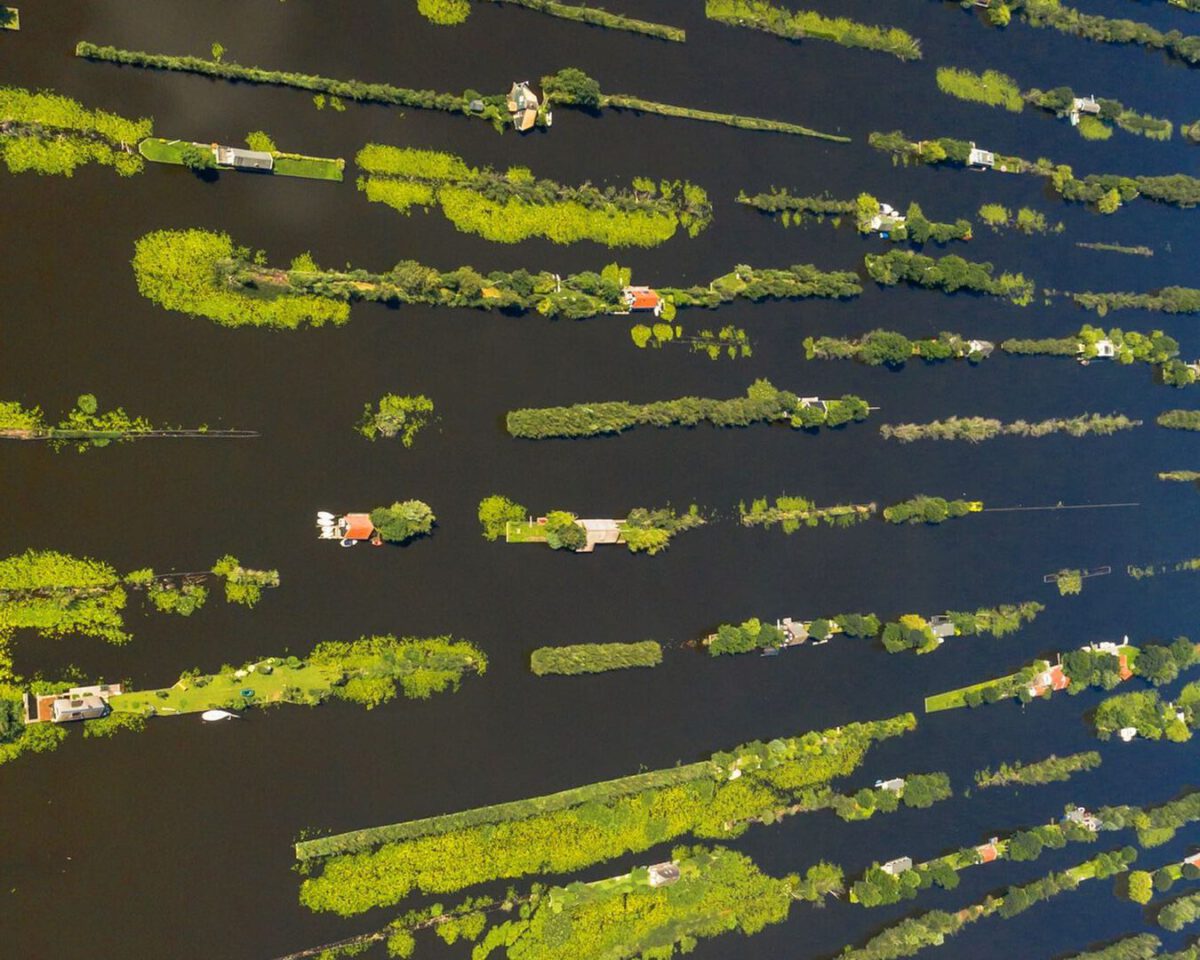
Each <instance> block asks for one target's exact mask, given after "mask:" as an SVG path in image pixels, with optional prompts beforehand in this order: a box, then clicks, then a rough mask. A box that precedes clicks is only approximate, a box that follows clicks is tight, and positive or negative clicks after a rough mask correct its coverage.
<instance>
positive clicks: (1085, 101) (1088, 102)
mask: <svg viewBox="0 0 1200 960" xmlns="http://www.w3.org/2000/svg"><path fill="white" fill-rule="evenodd" d="M1099 112H1100V104H1099V103H1097V102H1096V98H1095V97H1093V96H1092V95H1091V94H1089V95H1088V96H1086V97H1076V98H1075V99H1074V100H1072V101H1071V112H1070V114H1069V116H1070V118H1071V126H1073V127H1077V126H1079V115H1080V114H1083V113H1086V114H1090V115H1091V116H1093V117H1094V116H1096V115H1097V114H1098V113H1099Z"/></svg>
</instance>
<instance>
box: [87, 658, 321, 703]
mask: <svg viewBox="0 0 1200 960" xmlns="http://www.w3.org/2000/svg"><path fill="white" fill-rule="evenodd" d="M301 663H302V665H301V666H299V667H289V666H288V665H287V663H286V662H285V661H284V660H282V659H281V658H279V657H267V659H265V660H259V661H258V662H256V663H251V664H247V665H246V666H244V667H242V670H244V671H246V674H245V676H243V677H238V676H235V671H233V670H229V671H222V672H221V673H217V674H212V675H209V676H202V677H190V678H188V679H186V680H179V681H178V682H177V683H175V685H174V686H170V687H167V688H165V689H163V690H137V691H134V692H132V693H122V694H118V695H117V696H115V697H112V698H111V699H110V700H109V701H108V703H109V706H110V707H112V709H113V712H114V713H138V714H142V715H152V714H155V713H158V714H161V715H167V716H170V715H173V714H177V713H200V712H202V711H204V710H214V709H229V708H234V709H241V708H243V707H247V706H251V705H253V704H266V703H304V702H307V701H311V700H312V699H313V697H312V695H311V694H312V692H319V694H320V695H324V694H326V693H328V691H329V690H330V689H332V687H333V682H334V681H335V680H337V679H339V678H340V677H341V675H342V672H341V670H340V669H339V668H338V667H335V666H328V665H319V666H313V665H310V664H309V663H307V662H305V661H302V662H301ZM264 668H265V669H269V670H270V673H266V672H264ZM236 672H240V671H236ZM244 690H252V691H253V694H252V695H250V696H243V695H242V691H244ZM289 690H293V691H294V690H299V691H300V692H301V696H300V697H299V698H295V699H293V698H292V697H289V696H287V695H286V694H287V692H288V691H289Z"/></svg>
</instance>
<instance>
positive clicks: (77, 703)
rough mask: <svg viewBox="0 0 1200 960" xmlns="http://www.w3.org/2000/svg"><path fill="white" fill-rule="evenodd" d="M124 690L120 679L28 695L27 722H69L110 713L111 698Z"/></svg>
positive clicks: (26, 696)
mask: <svg viewBox="0 0 1200 960" xmlns="http://www.w3.org/2000/svg"><path fill="white" fill-rule="evenodd" d="M122 692H124V691H123V688H122V686H121V684H119V683H101V684H95V685H93V686H90V687H71V688H70V689H69V690H65V691H61V692H59V693H44V694H34V693H28V694H26V695H25V722H26V723H67V722H69V721H72V720H94V719H96V718H97V717H103V716H104V715H105V714H106V713H108V698H109V697H115V696H117V695H118V694H120V693H122Z"/></svg>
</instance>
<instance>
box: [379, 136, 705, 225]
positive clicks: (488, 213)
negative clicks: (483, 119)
mask: <svg viewBox="0 0 1200 960" xmlns="http://www.w3.org/2000/svg"><path fill="white" fill-rule="evenodd" d="M357 163H358V165H359V167H360V168H361V169H362V170H363V171H364V172H365V173H366V175H365V176H363V177H360V178H359V181H358V188H359V189H360V190H362V191H363V192H364V193H366V195H367V199H368V200H372V201H374V202H378V203H385V204H387V205H388V206H390V207H392V208H394V209H396V210H398V211H400V212H401V213H408V212H409V211H410V210H411V209H412V208H413V207H414V206H421V207H430V206H433V205H434V204H437V205H439V206H440V207H441V209H442V213H443V214H444V215H445V216H446V218H447V219H448V220H450V222H451V223H453V224H454V225H455V226H456V227H457V228H458V229H459V230H461V231H463V232H464V233H474V234H477V235H478V236H481V237H484V238H486V239H488V240H492V241H495V242H497V243H518V242H520V241H522V240H526V239H528V238H530V237H545V238H547V239H549V240H552V241H553V242H555V243H576V242H578V241H580V240H591V241H594V242H596V243H602V244H604V245H605V246H609V247H653V246H658V245H659V244H660V243H665V242H666V241H667V240H669V239H670V238H671V237H672V236H674V235H675V232H676V230H677V229H678V228H679V227H680V226H683V227H684V228H685V229H686V230H687V232H688V234H689V235H691V236H696V235H697V234H698V233H699V232H700V231H701V230H703V229H704V228H705V227H706V226H707V225H708V223H709V221H710V220H711V217H712V208H711V206H710V205H709V203H708V195H707V194H706V193H705V192H704V190H703V189H701V188H700V187H696V186H693V185H692V184H689V183H672V182H670V181H664V182H663V183H661V184H656V183H655V182H654V181H652V180H647V179H644V178H638V179H636V180H635V181H634V183H633V187H632V188H631V189H626V190H621V191H619V192H617V193H615V194H614V193H610V192H607V191H601V190H599V189H598V188H596V187H594V186H592V185H591V184H584V185H583V186H580V187H567V186H563V185H561V184H557V183H554V182H553V181H549V180H539V179H537V178H536V177H535V176H534V175H533V173H532V172H531V171H529V170H528V169H526V168H524V167H513V168H511V169H509V170H507V171H503V172H500V171H497V170H493V169H491V168H490V167H483V168H474V167H469V166H467V164H466V163H464V162H463V160H462V159H461V158H459V157H456V156H454V155H453V154H449V153H440V152H438V151H434V150H414V149H408V148H400V147H389V146H385V145H383V144H377V143H372V144H368V145H367V146H365V147H364V148H363V149H362V150H361V151H359V154H358V157H357Z"/></svg>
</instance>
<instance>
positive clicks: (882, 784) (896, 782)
mask: <svg viewBox="0 0 1200 960" xmlns="http://www.w3.org/2000/svg"><path fill="white" fill-rule="evenodd" d="M875 789H876V790H887V791H889V792H891V793H895V794H899V793H900V792H901V791H902V790H904V778H903V777H893V778H892V779H891V780H876V781H875Z"/></svg>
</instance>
